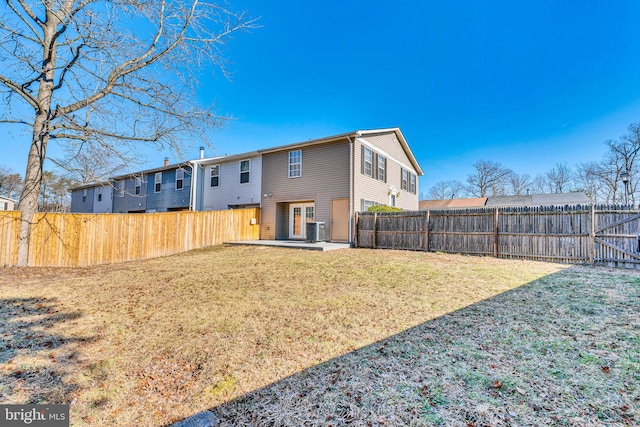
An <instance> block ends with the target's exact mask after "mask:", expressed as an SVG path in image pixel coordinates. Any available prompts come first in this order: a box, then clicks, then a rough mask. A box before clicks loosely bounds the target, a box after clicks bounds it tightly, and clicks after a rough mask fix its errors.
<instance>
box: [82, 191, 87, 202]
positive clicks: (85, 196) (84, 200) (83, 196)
mask: <svg viewBox="0 0 640 427" xmlns="http://www.w3.org/2000/svg"><path fill="white" fill-rule="evenodd" d="M86 201H87V189H86V188H85V189H84V190H82V203H84V202H86Z"/></svg>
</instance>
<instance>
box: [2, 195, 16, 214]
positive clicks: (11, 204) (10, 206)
mask: <svg viewBox="0 0 640 427" xmlns="http://www.w3.org/2000/svg"><path fill="white" fill-rule="evenodd" d="M15 208H16V201H15V200H13V199H10V198H8V197H3V196H0V211H12V210H15Z"/></svg>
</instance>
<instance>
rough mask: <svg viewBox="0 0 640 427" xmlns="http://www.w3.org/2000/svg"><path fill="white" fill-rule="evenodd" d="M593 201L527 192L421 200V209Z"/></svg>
mask: <svg viewBox="0 0 640 427" xmlns="http://www.w3.org/2000/svg"><path fill="white" fill-rule="evenodd" d="M588 203H591V201H590V200H589V198H588V197H587V195H586V194H584V193H580V192H575V193H560V194H527V195H523V196H492V197H476V198H469V199H450V200H420V202H419V204H420V210H423V211H424V210H430V209H465V208H482V207H503V206H504V207H511V206H563V205H583V204H588Z"/></svg>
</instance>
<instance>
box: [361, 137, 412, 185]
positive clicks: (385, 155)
mask: <svg viewBox="0 0 640 427" xmlns="http://www.w3.org/2000/svg"><path fill="white" fill-rule="evenodd" d="M357 140H358V141H360V142H361V143H362V145H364V146H365V147H367V148H370V149H371V150H373V151H375V152H377V153H379V154H382V155H383V156H384V157H386V158H387V159H389V160H393V161H394V162H396V163H397V164H399V165H400V166H402V167H403V168H405V169H407V170H409V171H411V172H413V173H414V174H416V175H417V172H416V171H415V169H414V168H412V167H411V166H408V165H407V164H406V163H404V162H401V161H399V160H398V159H396V158H395V157H393V156H392V155H390V154H389V153H387V152H386V151H384V150H382V149H380V147H378V146H377V145H373V144H372V143H370V142H369V141H367V140H366V139H364V138H363V137H361V136H359V137H358V138H357ZM367 176H368V175H367Z"/></svg>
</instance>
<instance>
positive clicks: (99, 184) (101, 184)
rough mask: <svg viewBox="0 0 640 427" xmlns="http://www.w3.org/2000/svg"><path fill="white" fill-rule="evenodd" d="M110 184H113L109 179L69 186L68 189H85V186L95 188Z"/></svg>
mask: <svg viewBox="0 0 640 427" xmlns="http://www.w3.org/2000/svg"><path fill="white" fill-rule="evenodd" d="M108 185H111V182H109V181H102V182H92V183H90V184H82V185H76V186H75V187H69V190H68V191H76V190H84V189H85V188H93V187H106V186H108Z"/></svg>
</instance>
